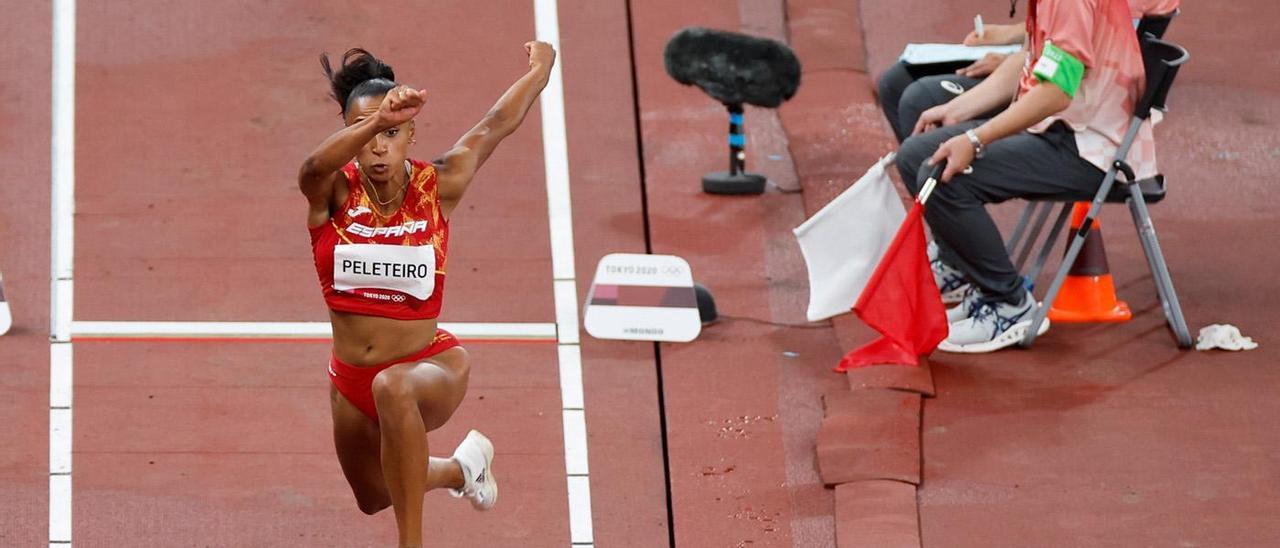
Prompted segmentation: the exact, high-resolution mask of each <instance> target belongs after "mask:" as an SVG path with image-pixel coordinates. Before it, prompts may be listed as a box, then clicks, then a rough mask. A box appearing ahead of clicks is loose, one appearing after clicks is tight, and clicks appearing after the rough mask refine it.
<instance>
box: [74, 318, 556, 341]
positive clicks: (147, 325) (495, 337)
mask: <svg viewBox="0 0 1280 548" xmlns="http://www.w3.org/2000/svg"><path fill="white" fill-rule="evenodd" d="M440 329H444V330H446V331H448V332H450V333H453V334H454V335H456V336H457V337H458V338H459V339H462V340H466V341H504V342H507V341H530V342H554V341H555V340H556V324H553V323H470V322H455V323H450V322H440ZM71 336H72V338H73V340H77V341H80V340H86V339H88V340H94V339H121V340H128V339H161V340H163V339H208V340H214V341H218V340H228V341H252V340H260V339H299V340H327V339H331V338H333V331H332V328H331V327H330V325H329V322H72V323H71Z"/></svg>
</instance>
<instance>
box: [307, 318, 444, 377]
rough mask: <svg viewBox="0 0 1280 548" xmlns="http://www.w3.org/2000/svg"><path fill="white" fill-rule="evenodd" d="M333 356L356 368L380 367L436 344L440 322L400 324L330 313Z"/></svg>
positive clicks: (413, 321)
mask: <svg viewBox="0 0 1280 548" xmlns="http://www.w3.org/2000/svg"><path fill="white" fill-rule="evenodd" d="M329 322H330V323H331V324H332V325H333V354H334V355H335V356H337V358H338V359H339V360H342V361H344V362H346V363H349V364H351V365H354V366H357V367H359V366H364V365H377V364H381V363H386V362H389V361H391V360H394V359H396V358H400V357H403V356H408V355H410V354H413V353H414V352H417V351H419V350H422V349H423V348H426V347H427V346H429V345H430V344H431V342H432V341H433V340H435V336H436V326H437V324H438V320H436V319H434V318H433V319H426V320H396V319H391V318H380V317H377V316H365V315H361V314H352V313H349V312H337V311H334V310H330V311H329Z"/></svg>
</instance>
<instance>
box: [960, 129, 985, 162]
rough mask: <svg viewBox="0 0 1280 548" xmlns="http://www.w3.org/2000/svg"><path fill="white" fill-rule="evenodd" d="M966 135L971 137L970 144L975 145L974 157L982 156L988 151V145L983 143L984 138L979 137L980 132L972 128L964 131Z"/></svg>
mask: <svg viewBox="0 0 1280 548" xmlns="http://www.w3.org/2000/svg"><path fill="white" fill-rule="evenodd" d="M964 136H965V137H968V138H969V144H971V145H973V157H974V158H981V157H982V155H983V154H985V153H986V152H987V145H984V144H982V140H981V139H978V132H976V131H974V130H972V129H970V130H967V131H965V132H964Z"/></svg>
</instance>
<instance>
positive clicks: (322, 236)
mask: <svg viewBox="0 0 1280 548" xmlns="http://www.w3.org/2000/svg"><path fill="white" fill-rule="evenodd" d="M406 170H407V171H408V174H409V183H408V186H407V187H406V188H405V190H404V192H405V196H404V201H403V203H402V204H401V205H400V208H399V209H397V210H396V211H395V212H394V213H392V214H391V215H383V214H382V213H381V212H379V211H378V208H377V207H375V204H374V203H373V201H372V199H371V198H370V196H369V195H368V194H367V193H366V192H365V187H364V185H363V184H361V181H360V177H361V174H360V170H359V168H358V167H357V166H356V164H355V163H354V162H353V163H350V164H347V165H346V166H344V167H343V168H342V173H343V174H344V175H345V176H346V183H347V201H346V202H345V203H343V204H342V207H341V208H339V209H338V210H337V211H334V212H333V215H332V216H331V217H330V218H329V222H327V223H325V224H323V225H320V226H317V227H313V228H311V229H310V232H311V251H312V253H313V254H314V256H315V263H316V274H317V275H319V278H320V288H321V290H322V291H323V292H324V301H325V304H326V305H328V307H329V308H330V309H331V310H336V311H339V312H349V313H353V314H361V315H366V316H379V317H383V318H392V319H397V320H422V319H434V318H437V317H439V316H440V307H441V304H442V303H443V301H444V279H445V266H446V262H447V258H448V246H449V222H448V220H446V219H445V217H444V213H443V212H442V211H441V208H440V192H439V188H438V187H437V184H436V170H435V166H434V165H432V164H429V163H425V162H419V161H417V160H409V161H407V162H406ZM455 346H458V340H457V339H456V338H454V336H453V335H451V334H449V333H448V332H445V331H443V330H441V331H439V332H438V333H436V337H435V341H433V343H432V344H431V345H430V346H429V347H427V348H425V349H423V350H421V351H418V352H415V353H414V354H412V355H410V356H406V357H404V358H400V359H397V360H394V361H391V362H388V363H384V364H379V365H376V366H369V367H357V366H352V365H349V364H346V363H343V362H341V361H340V360H338V359H337V357H336V356H335V357H333V358H332V359H331V361H330V364H329V378H330V380H331V381H332V382H333V384H334V386H336V387H337V389H338V391H339V392H341V393H342V395H343V396H345V397H346V398H347V400H348V401H350V402H351V403H352V404H354V405H355V406H356V407H358V408H359V409H360V410H361V411H363V412H364V413H365V414H366V415H368V416H369V417H371V418H373V419H374V420H377V411H376V409H375V408H374V406H373V395H372V392H371V386H372V383H373V377H374V376H375V375H377V374H378V372H379V371H382V370H383V369H386V368H388V367H391V366H392V365H395V364H398V363H406V362H411V361H421V360H424V359H426V358H429V357H431V356H434V355H436V354H439V353H441V352H444V351H445V350H448V349H450V348H453V347H455Z"/></svg>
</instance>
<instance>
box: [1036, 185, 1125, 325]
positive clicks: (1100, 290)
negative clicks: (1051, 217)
mask: <svg viewBox="0 0 1280 548" xmlns="http://www.w3.org/2000/svg"><path fill="white" fill-rule="evenodd" d="M1088 213H1089V202H1077V203H1076V205H1075V207H1074V208H1073V209H1072V210H1071V228H1072V229H1073V230H1072V231H1071V232H1070V233H1069V235H1068V236H1067V241H1068V242H1070V241H1071V237H1072V236H1075V232H1076V230H1075V229H1079V228H1080V224H1081V223H1083V222H1084V217H1085V215H1087V214H1088ZM1132 317H1133V313H1132V312H1130V311H1129V305H1128V304H1126V303H1125V302H1124V301H1121V300H1119V299H1117V298H1116V285H1115V282H1114V281H1113V280H1112V279H1111V268H1110V267H1109V266H1107V250H1106V248H1104V247H1103V246H1102V226H1101V225H1100V224H1099V222H1098V219H1094V220H1093V226H1092V227H1091V228H1090V229H1089V234H1088V235H1086V236H1085V238H1084V247H1082V248H1080V254H1079V255H1077V256H1076V262H1075V264H1072V265H1071V271H1070V272H1068V273H1067V278H1066V280H1065V281H1064V282H1063V283H1062V289H1061V290H1060V291H1058V298H1056V299H1054V301H1053V307H1052V308H1050V309H1049V319H1050V320H1053V321H1055V322H1069V323H1070V322H1127V321H1129V319H1130V318H1132Z"/></svg>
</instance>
